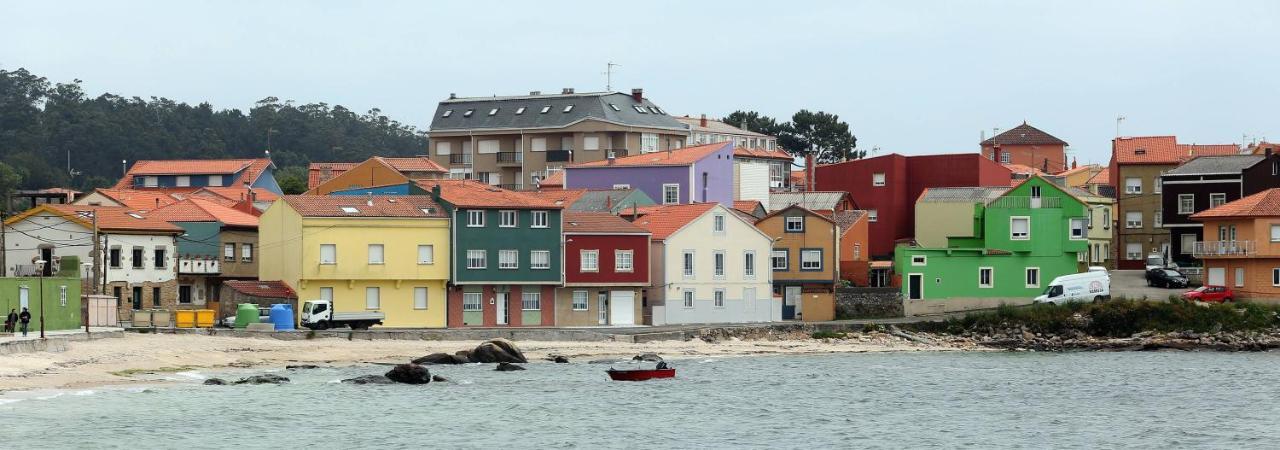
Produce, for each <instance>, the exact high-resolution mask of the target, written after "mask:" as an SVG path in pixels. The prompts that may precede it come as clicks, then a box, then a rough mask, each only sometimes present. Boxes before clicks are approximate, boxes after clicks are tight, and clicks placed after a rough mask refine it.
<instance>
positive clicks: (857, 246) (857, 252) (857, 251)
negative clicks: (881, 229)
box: [853, 244, 862, 261]
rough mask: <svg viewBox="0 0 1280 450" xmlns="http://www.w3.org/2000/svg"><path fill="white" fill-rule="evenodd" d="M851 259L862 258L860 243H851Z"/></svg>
mask: <svg viewBox="0 0 1280 450" xmlns="http://www.w3.org/2000/svg"><path fill="white" fill-rule="evenodd" d="M853 259H854V260H855V261H857V260H861V259H862V244H853Z"/></svg>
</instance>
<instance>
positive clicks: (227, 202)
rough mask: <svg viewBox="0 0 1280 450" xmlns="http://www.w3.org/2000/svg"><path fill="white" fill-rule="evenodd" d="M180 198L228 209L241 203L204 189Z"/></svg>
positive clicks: (182, 195)
mask: <svg viewBox="0 0 1280 450" xmlns="http://www.w3.org/2000/svg"><path fill="white" fill-rule="evenodd" d="M273 194H274V193H273ZM180 196H181V197H183V198H198V199H201V200H206V201H210V202H213V203H217V204H219V205H222V206H226V207H234V206H235V205H236V204H238V203H240V201H239V200H238V199H229V198H226V197H223V196H222V194H219V193H216V192H213V191H208V190H204V189H201V190H198V191H195V192H192V193H190V194H181V195H180Z"/></svg>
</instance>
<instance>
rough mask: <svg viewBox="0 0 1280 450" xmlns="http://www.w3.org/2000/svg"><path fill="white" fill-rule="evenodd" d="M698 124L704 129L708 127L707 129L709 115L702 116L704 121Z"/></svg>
mask: <svg viewBox="0 0 1280 450" xmlns="http://www.w3.org/2000/svg"><path fill="white" fill-rule="evenodd" d="M698 124H699V125H701V126H702V128H706V127H707V115H706V114H703V115H702V119H701V120H699V121H698Z"/></svg>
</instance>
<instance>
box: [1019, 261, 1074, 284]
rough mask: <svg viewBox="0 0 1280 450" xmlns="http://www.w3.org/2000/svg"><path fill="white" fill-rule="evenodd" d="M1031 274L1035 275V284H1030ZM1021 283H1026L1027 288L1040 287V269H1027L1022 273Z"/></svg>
mask: <svg viewBox="0 0 1280 450" xmlns="http://www.w3.org/2000/svg"><path fill="white" fill-rule="evenodd" d="M1081 258H1082V257H1081ZM1033 273H1034V274H1035V283H1031V282H1030V278H1031V274H1033ZM1022 281H1024V282H1026V283H1027V287H1028V288H1039V287H1040V268H1039V267H1027V268H1026V269H1025V270H1024V272H1023V275H1022Z"/></svg>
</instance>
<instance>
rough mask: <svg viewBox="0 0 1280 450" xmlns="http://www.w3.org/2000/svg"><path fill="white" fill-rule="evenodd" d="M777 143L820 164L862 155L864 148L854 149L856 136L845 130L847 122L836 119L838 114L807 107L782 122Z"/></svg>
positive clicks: (794, 153)
mask: <svg viewBox="0 0 1280 450" xmlns="http://www.w3.org/2000/svg"><path fill="white" fill-rule="evenodd" d="M778 145H780V146H781V147H782V148H783V149H785V150H786V151H787V152H789V153H791V154H793V155H796V156H808V155H810V154H812V155H813V156H814V159H816V160H817V161H818V162H819V163H824V164H829V163H835V162H840V161H848V160H850V159H860V158H862V157H864V156H866V152H865V151H861V150H856V148H857V146H858V138H857V137H855V136H854V135H853V133H852V132H850V131H849V124H848V123H845V122H841V121H840V116H837V115H835V114H828V113H825V112H822V111H818V112H816V113H815V112H810V111H809V110H807V109H802V110H800V111H799V112H797V113H795V115H793V116H791V122H788V123H786V124H783V130H782V131H781V132H780V133H778Z"/></svg>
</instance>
